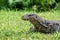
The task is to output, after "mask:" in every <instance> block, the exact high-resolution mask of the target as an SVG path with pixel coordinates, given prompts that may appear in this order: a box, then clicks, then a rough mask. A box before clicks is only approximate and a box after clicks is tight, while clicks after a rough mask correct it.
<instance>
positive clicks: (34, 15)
mask: <svg viewBox="0 0 60 40" xmlns="http://www.w3.org/2000/svg"><path fill="white" fill-rule="evenodd" d="M32 17H37V15H36V14H26V15H23V16H22V20H29V19H30V18H32Z"/></svg>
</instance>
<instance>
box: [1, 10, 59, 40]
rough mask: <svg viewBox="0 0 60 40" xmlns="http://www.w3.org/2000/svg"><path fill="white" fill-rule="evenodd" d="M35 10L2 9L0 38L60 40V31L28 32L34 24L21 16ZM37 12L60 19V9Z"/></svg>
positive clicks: (43, 15)
mask: <svg viewBox="0 0 60 40" xmlns="http://www.w3.org/2000/svg"><path fill="white" fill-rule="evenodd" d="M27 13H33V11H13V10H12V11H6V10H1V11H0V40H60V33H54V34H43V33H40V32H36V33H34V32H33V33H31V32H30V33H28V34H25V33H24V32H26V31H28V30H29V28H30V27H31V26H32V24H31V23H30V22H29V21H24V20H22V19H21V17H22V16H23V15H25V14H27ZM34 13H35V14H37V15H39V16H41V17H42V18H44V19H46V20H60V11H50V12H39V13H36V12H34Z"/></svg>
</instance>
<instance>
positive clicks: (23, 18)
mask: <svg viewBox="0 0 60 40" xmlns="http://www.w3.org/2000/svg"><path fill="white" fill-rule="evenodd" d="M21 19H22V20H29V19H28V18H26V17H24V16H22V18H21Z"/></svg>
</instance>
